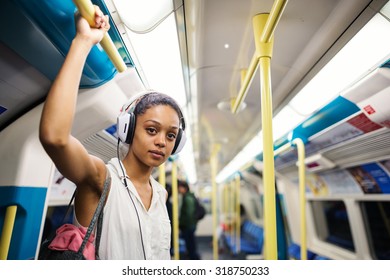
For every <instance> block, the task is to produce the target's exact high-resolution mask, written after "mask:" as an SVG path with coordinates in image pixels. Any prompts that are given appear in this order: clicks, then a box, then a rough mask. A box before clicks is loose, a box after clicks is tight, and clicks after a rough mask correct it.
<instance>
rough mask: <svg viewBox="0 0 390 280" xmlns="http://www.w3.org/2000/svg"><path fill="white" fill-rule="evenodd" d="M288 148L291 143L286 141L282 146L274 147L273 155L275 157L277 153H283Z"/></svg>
mask: <svg viewBox="0 0 390 280" xmlns="http://www.w3.org/2000/svg"><path fill="white" fill-rule="evenodd" d="M290 148H291V143H290V142H288V143H287V144H284V145H283V146H282V147H280V148H279V149H276V150H275V151H274V157H276V156H277V155H279V154H281V153H284V152H285V151H287V150H288V149H290Z"/></svg>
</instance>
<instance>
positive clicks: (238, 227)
mask: <svg viewBox="0 0 390 280" xmlns="http://www.w3.org/2000/svg"><path fill="white" fill-rule="evenodd" d="M235 185H236V188H235V189H236V214H237V219H236V221H237V223H236V250H237V253H238V252H240V251H241V242H240V241H241V209H240V175H239V174H237V175H236V180H235Z"/></svg>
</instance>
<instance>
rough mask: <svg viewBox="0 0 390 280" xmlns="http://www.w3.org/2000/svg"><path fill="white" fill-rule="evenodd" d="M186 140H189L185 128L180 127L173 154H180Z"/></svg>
mask: <svg viewBox="0 0 390 280" xmlns="http://www.w3.org/2000/svg"><path fill="white" fill-rule="evenodd" d="M186 141H187V136H186V133H185V131H184V130H183V129H179V133H178V134H177V137H176V142H175V146H174V147H173V150H172V155H176V154H178V153H179V152H180V151H181V150H182V149H183V147H184V144H185V143H186Z"/></svg>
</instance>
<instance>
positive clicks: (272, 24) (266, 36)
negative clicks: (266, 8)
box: [260, 0, 288, 43]
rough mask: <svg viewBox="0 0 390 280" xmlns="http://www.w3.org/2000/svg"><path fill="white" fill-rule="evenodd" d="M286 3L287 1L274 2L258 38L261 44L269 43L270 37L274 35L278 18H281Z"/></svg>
mask: <svg viewBox="0 0 390 280" xmlns="http://www.w3.org/2000/svg"><path fill="white" fill-rule="evenodd" d="M287 2H288V1H287V0H276V1H275V2H274V4H273V6H272V9H271V12H270V14H269V17H268V20H267V22H266V23H265V26H264V29H263V33H262V34H261V37H260V41H261V42H262V43H268V42H270V40H271V38H272V36H273V35H274V31H275V28H276V25H277V24H278V22H279V20H280V18H281V17H282V14H283V11H284V8H285V7H286V5H287Z"/></svg>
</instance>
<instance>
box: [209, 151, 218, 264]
mask: <svg viewBox="0 0 390 280" xmlns="http://www.w3.org/2000/svg"><path fill="white" fill-rule="evenodd" d="M220 148H221V145H220V144H214V145H213V149H212V153H211V157H210V165H211V182H212V198H211V212H212V214H213V258H214V260H218V234H217V229H218V213H217V203H218V201H217V182H216V177H217V169H218V158H217V156H218V152H219V150H220Z"/></svg>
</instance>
